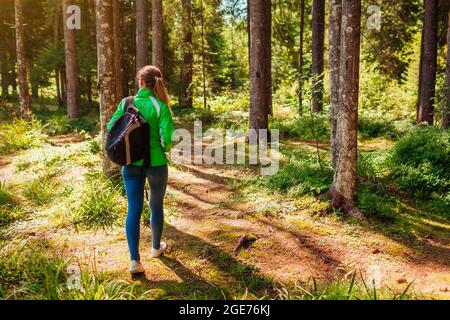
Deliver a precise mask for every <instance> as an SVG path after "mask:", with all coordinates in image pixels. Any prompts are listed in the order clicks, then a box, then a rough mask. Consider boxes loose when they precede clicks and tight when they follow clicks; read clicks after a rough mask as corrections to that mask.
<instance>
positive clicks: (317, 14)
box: [311, 0, 325, 112]
mask: <svg viewBox="0 0 450 320" xmlns="http://www.w3.org/2000/svg"><path fill="white" fill-rule="evenodd" d="M324 47H325V0H313V12H312V67H311V73H312V82H313V84H312V87H313V88H312V91H313V92H312V112H320V111H322V110H323V60H324Z"/></svg>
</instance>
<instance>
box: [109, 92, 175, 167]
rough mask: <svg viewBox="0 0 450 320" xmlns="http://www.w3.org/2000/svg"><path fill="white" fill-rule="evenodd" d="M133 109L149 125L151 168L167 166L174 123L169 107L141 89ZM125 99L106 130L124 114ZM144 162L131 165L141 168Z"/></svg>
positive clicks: (152, 93)
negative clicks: (153, 101) (154, 100)
mask: <svg viewBox="0 0 450 320" xmlns="http://www.w3.org/2000/svg"><path fill="white" fill-rule="evenodd" d="M150 97H154V98H155V99H156V101H157V102H158V104H159V106H160V114H159V119H158V112H157V110H156V109H155V107H154V106H153V103H152V100H151V99H150ZM134 105H135V107H136V108H137V109H138V110H139V111H140V113H141V115H142V117H143V118H144V119H145V120H146V121H147V122H148V123H149V124H150V152H151V166H152V167H157V166H162V165H165V164H167V162H168V160H167V157H166V154H165V152H168V151H169V150H170V148H171V147H172V134H173V132H174V130H175V129H174V123H173V119H172V113H171V111H170V109H169V107H168V106H167V105H166V104H165V103H164V102H162V101H161V100H159V99H158V98H157V97H156V95H155V93H154V92H153V91H151V90H149V89H146V88H141V89H139V92H138V93H137V95H136V97H135V99H134ZM124 107H125V99H123V100H122V101H121V102H120V103H119V107H118V108H117V110H116V112H115V113H114V115H113V116H112V118H111V120H110V121H109V123H108V126H107V129H108V131H109V130H111V128H112V126H113V125H114V123H115V122H116V121H117V119H119V118H120V117H121V116H123V114H124V113H125V110H124ZM143 164H144V160H143V159H142V160H139V161H136V162H134V163H132V165H134V166H142V165H143Z"/></svg>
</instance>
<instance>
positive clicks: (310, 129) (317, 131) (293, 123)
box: [270, 113, 330, 141]
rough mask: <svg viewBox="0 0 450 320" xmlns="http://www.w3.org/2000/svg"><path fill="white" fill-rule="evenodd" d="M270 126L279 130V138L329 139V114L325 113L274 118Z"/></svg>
mask: <svg viewBox="0 0 450 320" xmlns="http://www.w3.org/2000/svg"><path fill="white" fill-rule="evenodd" d="M270 127H271V129H278V130H280V137H281V138H295V139H301V140H316V139H317V140H318V141H324V140H327V139H329V130H330V124H329V115H328V114H325V113H323V114H315V115H311V114H305V115H300V116H296V117H295V118H293V119H289V120H286V119H278V118H274V119H272V121H271V126H270Z"/></svg>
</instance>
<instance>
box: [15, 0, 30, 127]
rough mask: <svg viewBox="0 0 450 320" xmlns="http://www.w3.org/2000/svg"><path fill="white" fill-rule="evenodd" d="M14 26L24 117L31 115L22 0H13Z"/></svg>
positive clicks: (20, 97)
mask: <svg viewBox="0 0 450 320" xmlns="http://www.w3.org/2000/svg"><path fill="white" fill-rule="evenodd" d="M14 9H15V27H16V55H17V65H18V69H19V87H20V94H19V100H20V114H21V116H22V117H23V118H24V119H30V117H31V100H30V90H29V87H28V70H27V65H26V58H25V48H24V32H23V11H22V9H23V8H22V0H14Z"/></svg>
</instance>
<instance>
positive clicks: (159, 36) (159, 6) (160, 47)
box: [152, 0, 164, 73]
mask: <svg viewBox="0 0 450 320" xmlns="http://www.w3.org/2000/svg"><path fill="white" fill-rule="evenodd" d="M152 64H153V65H154V66H156V67H158V68H159V69H160V70H161V72H163V73H164V20H163V3H162V0H152Z"/></svg>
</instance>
